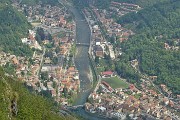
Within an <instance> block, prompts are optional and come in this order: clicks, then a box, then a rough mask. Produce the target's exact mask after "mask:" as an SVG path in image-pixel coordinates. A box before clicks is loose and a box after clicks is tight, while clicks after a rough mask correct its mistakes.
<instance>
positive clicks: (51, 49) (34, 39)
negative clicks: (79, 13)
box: [0, 2, 80, 105]
mask: <svg viewBox="0 0 180 120" xmlns="http://www.w3.org/2000/svg"><path fill="white" fill-rule="evenodd" d="M12 5H13V6H14V7H15V8H17V9H18V10H19V11H26V15H27V16H26V17H27V20H28V21H29V22H30V23H31V24H32V26H33V29H31V30H29V31H27V33H28V36H27V37H26V38H22V39H21V41H22V43H23V44H25V45H28V46H29V47H30V48H31V49H33V51H34V53H33V56H32V58H27V57H19V56H15V55H11V54H10V53H5V52H1V54H0V61H1V62H0V63H1V66H4V67H5V68H7V69H8V71H9V69H11V72H12V73H13V72H14V73H15V74H11V73H9V74H7V75H9V76H16V77H17V78H18V79H19V80H21V81H23V82H25V83H26V85H27V87H28V88H30V89H33V90H35V91H37V92H38V93H40V94H42V95H44V96H47V97H52V98H53V99H54V100H55V101H56V102H58V103H61V105H71V104H72V102H73V101H74V99H75V98H76V96H77V94H78V92H79V91H80V80H79V72H78V70H77V69H76V67H75V64H74V60H73V59H74V58H73V55H74V54H75V49H76V48H75V43H74V41H75V36H76V35H75V29H76V25H75V22H74V20H73V19H72V15H71V14H70V13H69V12H67V11H66V10H65V9H64V7H63V6H62V5H59V6H51V5H46V6H42V5H41V4H38V5H35V6H28V5H25V4H24V5H20V4H19V3H18V2H14V3H13V4H12Z"/></svg>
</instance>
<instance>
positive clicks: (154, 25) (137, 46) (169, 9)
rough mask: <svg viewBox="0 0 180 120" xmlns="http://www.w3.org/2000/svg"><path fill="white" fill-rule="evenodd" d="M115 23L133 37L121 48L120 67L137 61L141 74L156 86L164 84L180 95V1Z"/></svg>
mask: <svg viewBox="0 0 180 120" xmlns="http://www.w3.org/2000/svg"><path fill="white" fill-rule="evenodd" d="M118 22H119V23H120V24H122V25H123V26H125V27H128V28H131V29H132V30H134V31H135V33H136V35H134V36H132V37H131V38H130V39H129V40H128V41H126V42H124V43H122V44H121V47H122V50H123V52H124V53H125V54H124V56H123V57H122V58H123V59H122V60H121V61H119V64H122V63H123V62H124V63H125V61H130V60H133V59H138V61H139V62H140V64H139V69H140V71H141V72H143V73H146V74H148V75H149V76H152V75H155V76H156V75H157V76H158V79H157V81H155V83H156V84H158V85H159V84H162V83H163V84H166V85H167V86H168V87H169V88H170V89H171V90H172V91H173V92H174V93H176V94H180V87H179V86H180V50H179V49H178V47H179V46H180V24H179V23H180V1H179V0H168V2H163V3H161V4H155V5H153V6H151V7H147V8H145V9H143V10H141V11H139V12H138V13H130V14H127V15H125V16H123V17H121V18H120V19H119V21H118ZM165 44H166V45H168V47H167V46H165Z"/></svg>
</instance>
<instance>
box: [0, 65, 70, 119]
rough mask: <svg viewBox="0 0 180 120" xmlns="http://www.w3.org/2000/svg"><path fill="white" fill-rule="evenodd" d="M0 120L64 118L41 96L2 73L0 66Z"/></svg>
mask: <svg viewBox="0 0 180 120" xmlns="http://www.w3.org/2000/svg"><path fill="white" fill-rule="evenodd" d="M0 108H1V109H0V119H1V120H8V119H10V118H11V119H13V120H22V119H25V120H64V119H68V118H64V117H62V116H60V115H58V114H57V113H56V111H57V110H56V109H55V107H53V104H52V103H51V102H50V101H47V100H45V98H43V97H42V96H38V95H36V94H32V93H30V92H29V91H28V90H27V89H26V88H25V87H24V86H23V85H22V83H20V82H18V81H16V80H15V79H12V78H10V77H7V76H5V75H4V72H3V70H2V68H0ZM69 119H70V118H69Z"/></svg>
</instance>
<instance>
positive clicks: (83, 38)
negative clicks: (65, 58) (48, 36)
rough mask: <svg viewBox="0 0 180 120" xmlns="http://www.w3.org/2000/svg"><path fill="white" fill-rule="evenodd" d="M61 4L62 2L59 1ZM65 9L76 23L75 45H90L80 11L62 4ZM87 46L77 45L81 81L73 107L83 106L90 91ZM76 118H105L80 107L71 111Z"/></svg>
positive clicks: (101, 119)
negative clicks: (70, 13)
mask: <svg viewBox="0 0 180 120" xmlns="http://www.w3.org/2000/svg"><path fill="white" fill-rule="evenodd" d="M60 2H63V0H60ZM64 5H66V7H67V8H68V9H69V10H70V11H71V12H72V14H73V15H74V18H75V21H76V42H77V43H85V44H89V43H90V37H91V31H90V28H89V26H88V23H87V22H86V21H85V18H84V16H83V15H82V14H81V11H80V10H78V9H77V8H75V7H74V6H72V5H70V4H68V5H67V3H64ZM88 50H89V46H87V45H77V47H76V54H75V65H76V67H77V69H78V70H79V77H80V80H81V86H80V88H81V91H80V93H79V95H78V99H77V100H76V102H75V105H83V104H84V103H85V102H86V101H87V98H88V96H89V94H90V92H91V90H92V86H91V79H90V78H92V77H90V76H91V75H90V73H91V72H90V63H89V62H90V61H89V57H88ZM71 112H73V113H74V114H76V115H77V116H80V117H82V118H84V119H85V120H106V119H105V118H102V117H99V116H97V115H94V114H91V113H88V112H86V111H85V110H84V109H83V108H82V107H79V108H77V109H74V110H71Z"/></svg>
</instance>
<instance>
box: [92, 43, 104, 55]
mask: <svg viewBox="0 0 180 120" xmlns="http://www.w3.org/2000/svg"><path fill="white" fill-rule="evenodd" d="M94 53H95V55H96V56H97V57H104V51H103V48H102V47H101V46H100V45H96V46H95V47H94Z"/></svg>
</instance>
